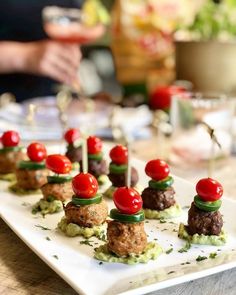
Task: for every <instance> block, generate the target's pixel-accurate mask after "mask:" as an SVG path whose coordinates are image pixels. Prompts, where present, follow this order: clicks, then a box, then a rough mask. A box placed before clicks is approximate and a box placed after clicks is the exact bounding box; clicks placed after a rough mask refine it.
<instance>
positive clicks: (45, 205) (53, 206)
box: [32, 199, 63, 215]
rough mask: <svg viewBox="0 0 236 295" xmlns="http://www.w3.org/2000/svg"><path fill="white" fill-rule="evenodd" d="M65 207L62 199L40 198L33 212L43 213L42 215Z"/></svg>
mask: <svg viewBox="0 0 236 295" xmlns="http://www.w3.org/2000/svg"><path fill="white" fill-rule="evenodd" d="M62 209H63V205H62V201H60V200H52V201H47V200H45V199H40V200H39V201H38V202H37V203H36V204H35V205H34V206H33V208H32V214H36V213H41V214H42V215H46V214H53V213H56V212H59V211H61V210H62Z"/></svg>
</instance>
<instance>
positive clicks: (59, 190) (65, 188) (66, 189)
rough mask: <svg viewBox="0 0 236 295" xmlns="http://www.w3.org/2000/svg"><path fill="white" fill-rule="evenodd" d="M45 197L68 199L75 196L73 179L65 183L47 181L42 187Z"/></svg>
mask: <svg viewBox="0 0 236 295" xmlns="http://www.w3.org/2000/svg"><path fill="white" fill-rule="evenodd" d="M41 191H42V194H43V197H44V199H46V200H47V198H48V197H50V196H52V197H54V198H55V199H57V200H60V201H66V200H67V199H71V198H72V196H73V194H74V193H73V190H72V185H71V181H67V182H64V183H46V184H44V185H43V186H42V187H41Z"/></svg>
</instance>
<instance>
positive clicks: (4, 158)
mask: <svg viewBox="0 0 236 295" xmlns="http://www.w3.org/2000/svg"><path fill="white" fill-rule="evenodd" d="M26 158H27V157H26V155H25V153H23V152H22V151H21V150H19V151H9V152H6V153H0V174H7V173H12V172H14V171H15V169H16V166H17V163H18V162H20V161H22V160H26Z"/></svg>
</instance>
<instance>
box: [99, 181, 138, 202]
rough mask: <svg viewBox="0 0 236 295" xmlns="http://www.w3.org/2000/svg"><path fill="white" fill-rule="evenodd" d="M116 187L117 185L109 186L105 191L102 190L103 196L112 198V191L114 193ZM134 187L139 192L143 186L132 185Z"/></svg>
mask: <svg viewBox="0 0 236 295" xmlns="http://www.w3.org/2000/svg"><path fill="white" fill-rule="evenodd" d="M116 189H117V187H115V186H113V185H112V186H110V187H109V188H108V189H107V190H106V191H105V192H104V194H103V196H105V197H107V198H109V199H112V198H113V193H114V191H115V190H116ZM134 189H135V190H136V191H137V192H139V193H140V194H141V192H142V190H143V187H142V186H140V185H138V184H137V185H136V186H135V187H134Z"/></svg>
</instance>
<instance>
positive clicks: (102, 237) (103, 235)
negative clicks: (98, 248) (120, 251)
mask: <svg viewBox="0 0 236 295" xmlns="http://www.w3.org/2000/svg"><path fill="white" fill-rule="evenodd" d="M98 238H99V240H101V241H103V242H105V241H106V235H105V232H104V231H102V232H101V233H100V235H99V237H98Z"/></svg>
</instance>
